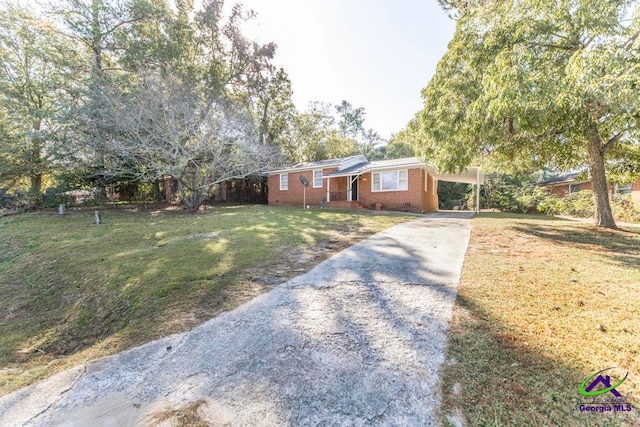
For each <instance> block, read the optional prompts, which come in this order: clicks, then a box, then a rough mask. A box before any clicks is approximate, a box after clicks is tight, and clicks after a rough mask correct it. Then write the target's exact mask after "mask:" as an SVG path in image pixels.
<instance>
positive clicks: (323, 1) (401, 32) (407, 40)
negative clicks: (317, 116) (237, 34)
mask: <svg viewBox="0 0 640 427" xmlns="http://www.w3.org/2000/svg"><path fill="white" fill-rule="evenodd" d="M241 2H242V4H243V5H244V6H245V8H246V9H253V10H254V11H256V12H257V14H258V16H257V18H256V19H255V20H254V22H253V23H252V24H250V25H248V26H247V27H246V29H245V31H244V32H245V34H246V35H247V36H248V37H249V38H251V39H254V40H257V41H259V42H262V43H267V42H275V43H276V44H277V45H278V49H277V51H276V57H275V59H274V63H275V64H276V65H277V66H282V67H283V68H284V69H285V70H286V71H287V73H288V74H289V78H290V79H291V82H292V85H293V91H294V93H293V100H294V103H295V104H296V106H297V107H298V109H300V110H304V109H306V107H307V105H308V103H309V102H311V101H322V102H329V103H331V104H334V105H335V104H339V103H340V102H341V101H342V100H343V99H344V100H347V101H348V102H350V103H351V104H352V105H353V106H354V107H364V108H365V112H366V116H365V123H364V125H365V127H366V128H367V129H369V128H372V129H374V130H375V131H377V132H379V133H380V135H381V136H383V137H384V138H389V137H390V136H391V134H392V133H397V132H399V131H400V130H401V129H402V128H403V127H404V126H405V125H406V124H407V123H408V122H409V120H411V118H412V117H413V116H414V115H415V114H416V113H417V112H418V111H419V110H420V109H421V108H422V98H421V95H420V93H421V90H422V88H424V87H425V86H426V85H427V83H428V82H429V79H430V78H431V76H432V75H433V73H434V72H435V69H436V66H437V64H438V61H439V60H440V58H442V56H443V55H444V53H445V52H446V50H447V45H448V43H449V41H450V40H451V38H452V36H453V32H454V29H455V22H454V21H453V20H451V19H449V18H448V17H447V14H446V13H445V12H444V11H443V10H442V9H441V8H440V7H439V6H438V4H437V1H436V0H241ZM229 3H234V2H233V1H229V2H227V4H229Z"/></svg>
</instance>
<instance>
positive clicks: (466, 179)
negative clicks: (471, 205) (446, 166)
mask: <svg viewBox="0 0 640 427" xmlns="http://www.w3.org/2000/svg"><path fill="white" fill-rule="evenodd" d="M428 168H432V170H430V171H428V172H429V174H430V175H432V176H433V178H434V181H435V184H434V185H435V188H438V181H449V182H460V183H463V184H473V185H475V186H476V212H480V186H481V185H483V184H484V178H485V175H484V173H482V172H480V168H479V167H477V166H471V167H468V168H466V169H463V170H462V171H460V172H459V173H438V172H437V171H436V169H435V168H434V167H428Z"/></svg>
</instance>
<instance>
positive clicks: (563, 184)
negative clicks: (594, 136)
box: [537, 172, 640, 205]
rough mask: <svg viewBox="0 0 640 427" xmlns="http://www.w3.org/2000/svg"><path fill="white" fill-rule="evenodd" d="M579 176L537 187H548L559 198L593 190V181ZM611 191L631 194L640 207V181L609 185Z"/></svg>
mask: <svg viewBox="0 0 640 427" xmlns="http://www.w3.org/2000/svg"><path fill="white" fill-rule="evenodd" d="M578 176H580V173H579V172H574V173H570V174H567V175H563V176H560V177H558V178H554V179H549V180H547V181H542V182H539V183H538V184H537V185H539V186H541V187H547V188H548V189H549V191H550V192H551V194H553V195H554V196H558V197H564V196H566V195H567V194H570V193H576V192H578V191H582V190H591V179H589V178H587V179H577V178H578ZM609 191H610V192H612V193H618V194H629V195H631V199H632V200H633V201H634V203H636V204H639V205H640V179H638V180H636V181H635V182H633V183H629V184H625V185H613V184H609Z"/></svg>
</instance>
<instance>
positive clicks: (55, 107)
mask: <svg viewBox="0 0 640 427" xmlns="http://www.w3.org/2000/svg"><path fill="white" fill-rule="evenodd" d="M77 59H78V53H77V49H76V46H75V44H74V43H73V42H72V41H69V40H66V39H64V38H62V37H60V35H59V34H58V33H56V32H55V31H54V30H53V26H52V24H51V22H49V21H47V20H45V19H43V18H41V17H37V16H34V15H32V14H30V13H29V12H28V11H26V10H25V9H21V8H17V7H13V6H8V7H7V9H6V10H4V11H2V12H1V13H0V114H1V115H2V117H1V118H0V122H2V123H0V171H1V172H0V180H1V181H4V182H5V183H9V184H11V183H15V182H17V181H19V180H22V179H26V180H28V181H29V183H30V201H31V202H32V203H34V204H35V205H37V204H39V202H40V201H41V195H42V183H43V177H44V176H45V175H46V174H47V173H50V172H52V170H54V169H55V166H56V162H57V161H59V160H60V159H61V157H62V156H60V155H59V154H60V153H61V152H62V153H63V152H64V150H63V147H61V143H62V141H63V140H64V138H65V133H66V130H67V125H68V123H67V120H66V119H67V118H68V111H69V109H70V106H71V105H73V103H74V102H75V101H76V100H77V98H78V96H79V90H78V89H79V85H78V81H77V79H78V76H79V71H78V61H77ZM80 74H81V73H80Z"/></svg>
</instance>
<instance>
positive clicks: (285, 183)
mask: <svg viewBox="0 0 640 427" xmlns="http://www.w3.org/2000/svg"><path fill="white" fill-rule="evenodd" d="M288 189H289V174H288V173H281V174H280V190H288Z"/></svg>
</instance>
